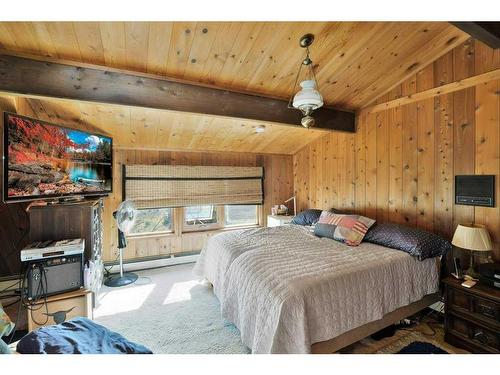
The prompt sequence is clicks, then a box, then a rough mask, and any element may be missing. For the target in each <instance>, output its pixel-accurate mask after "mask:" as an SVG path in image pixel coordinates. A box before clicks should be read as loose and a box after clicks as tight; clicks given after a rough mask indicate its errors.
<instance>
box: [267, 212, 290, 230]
mask: <svg viewBox="0 0 500 375" xmlns="http://www.w3.org/2000/svg"><path fill="white" fill-rule="evenodd" d="M292 219H293V216H288V215H267V226H268V227H279V226H281V225H287V224H290V222H291V221H292Z"/></svg>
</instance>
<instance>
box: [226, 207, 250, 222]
mask: <svg viewBox="0 0 500 375" xmlns="http://www.w3.org/2000/svg"><path fill="white" fill-rule="evenodd" d="M257 207H258V206H256V205H241V206H240V205H234V206H224V225H225V226H240V225H255V224H258V219H257V218H258V215H257Z"/></svg>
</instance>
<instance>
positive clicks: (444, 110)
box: [434, 52, 454, 237]
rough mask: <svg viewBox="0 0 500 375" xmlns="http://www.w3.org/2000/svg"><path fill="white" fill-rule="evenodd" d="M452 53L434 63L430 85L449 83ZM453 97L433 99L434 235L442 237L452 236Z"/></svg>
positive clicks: (451, 69)
mask: <svg viewBox="0 0 500 375" xmlns="http://www.w3.org/2000/svg"><path fill="white" fill-rule="evenodd" d="M453 79H454V77H453V52H449V53H447V54H446V55H444V56H443V57H442V58H440V59H439V60H437V61H436V62H435V63H434V84H438V85H445V84H447V83H450V82H452V81H453ZM453 97H454V95H453V94H446V95H441V96H438V97H436V98H434V105H435V111H434V134H435V171H434V190H435V196H434V231H435V232H436V233H438V234H440V235H442V236H444V237H451V236H452V235H453V230H454V228H453V220H452V217H453V202H454V195H453V179H454V175H453V136H454V134H453V133H454V132H453V125H454V118H453V113H454V112H453Z"/></svg>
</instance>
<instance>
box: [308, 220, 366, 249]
mask: <svg viewBox="0 0 500 375" xmlns="http://www.w3.org/2000/svg"><path fill="white" fill-rule="evenodd" d="M374 223H375V220H373V219H370V218H367V217H364V216H361V215H342V214H336V213H333V212H329V211H323V212H322V213H321V216H320V218H319V220H318V222H317V224H316V226H315V227H314V234H315V235H316V236H318V237H328V238H332V239H334V240H337V241H340V242H344V243H346V244H347V245H349V246H358V245H359V244H360V243H361V241H363V237H364V236H365V233H366V232H367V231H368V229H369V228H370V227H371V226H372V225H373V224H374Z"/></svg>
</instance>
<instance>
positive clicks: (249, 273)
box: [194, 225, 439, 353]
mask: <svg viewBox="0 0 500 375" xmlns="http://www.w3.org/2000/svg"><path fill="white" fill-rule="evenodd" d="M194 273H195V274H196V275H197V276H199V277H203V278H206V279H207V280H208V281H210V282H211V283H212V285H213V289H214V293H215V295H216V296H217V298H218V299H219V301H220V304H221V311H222V316H223V317H224V318H225V319H227V320H228V321H230V322H232V323H234V324H235V325H236V327H238V329H239V330H240V333H241V339H242V342H243V343H244V344H245V345H246V346H248V347H249V348H251V349H252V353H310V352H330V353H331V352H333V351H335V350H338V349H340V348H341V347H343V346H346V345H349V344H351V343H352V342H355V341H357V340H359V339H361V338H363V337H366V336H368V335H370V334H371V333H373V332H375V331H377V330H378V329H381V328H383V327H385V326H387V325H389V324H392V323H393V322H395V321H397V320H400V319H402V318H403V317H406V316H408V315H411V314H412V313H414V312H416V311H418V310H420V309H423V308H424V307H426V306H428V305H430V304H432V303H433V302H435V301H436V300H437V292H438V286H439V266H438V262H437V259H436V258H430V259H425V260H423V261H419V260H417V259H416V258H415V257H412V256H410V255H409V254H407V253H405V252H402V251H398V250H394V249H389V248H386V247H383V246H379V245H375V244H371V243H365V242H363V243H361V245H359V246H357V247H349V246H347V245H345V244H343V243H341V242H338V241H334V240H332V239H329V238H319V237H317V236H315V235H314V233H312V231H311V230H310V228H308V227H303V226H297V225H291V226H281V227H273V228H256V229H249V230H239V231H233V232H227V233H221V234H218V235H216V236H213V237H212V238H211V239H210V240H209V241H207V244H206V245H205V247H204V248H203V250H202V252H201V254H200V258H199V260H198V262H197V264H196V265H195V268H194Z"/></svg>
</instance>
